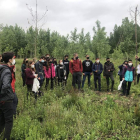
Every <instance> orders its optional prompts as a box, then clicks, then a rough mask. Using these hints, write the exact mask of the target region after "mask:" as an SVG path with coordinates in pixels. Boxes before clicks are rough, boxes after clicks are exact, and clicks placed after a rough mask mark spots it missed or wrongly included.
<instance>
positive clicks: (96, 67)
mask: <svg viewBox="0 0 140 140" xmlns="http://www.w3.org/2000/svg"><path fill="white" fill-rule="evenodd" d="M92 71H93V73H94V75H95V76H99V75H100V74H101V73H102V72H103V65H102V64H101V63H96V62H95V63H94V64H93V65H92ZM95 71H97V72H95Z"/></svg>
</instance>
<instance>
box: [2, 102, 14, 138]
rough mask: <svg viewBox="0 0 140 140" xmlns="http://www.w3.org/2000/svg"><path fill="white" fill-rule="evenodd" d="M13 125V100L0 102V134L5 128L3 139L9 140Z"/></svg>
mask: <svg viewBox="0 0 140 140" xmlns="http://www.w3.org/2000/svg"><path fill="white" fill-rule="evenodd" d="M12 127H13V101H6V102H4V103H0V134H1V133H2V132H3V130H4V129H5V133H4V140H10V134H11V130H12Z"/></svg>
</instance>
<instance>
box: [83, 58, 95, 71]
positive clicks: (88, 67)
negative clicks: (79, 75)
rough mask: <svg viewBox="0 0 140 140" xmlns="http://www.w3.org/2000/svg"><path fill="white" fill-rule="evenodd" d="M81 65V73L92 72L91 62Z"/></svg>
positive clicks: (86, 61) (87, 61) (84, 62)
mask: <svg viewBox="0 0 140 140" xmlns="http://www.w3.org/2000/svg"><path fill="white" fill-rule="evenodd" d="M82 65H83V73H84V72H92V65H93V62H92V61H91V60H85V61H83V63H82Z"/></svg>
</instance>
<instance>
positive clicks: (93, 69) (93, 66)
mask: <svg viewBox="0 0 140 140" xmlns="http://www.w3.org/2000/svg"><path fill="white" fill-rule="evenodd" d="M92 71H93V72H95V71H96V70H95V64H93V65H92Z"/></svg>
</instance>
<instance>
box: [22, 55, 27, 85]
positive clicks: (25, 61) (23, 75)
mask: <svg viewBox="0 0 140 140" xmlns="http://www.w3.org/2000/svg"><path fill="white" fill-rule="evenodd" d="M27 66H28V58H24V60H23V63H22V66H21V73H22V81H23V87H24V86H25V79H26V78H25V70H26V68H27Z"/></svg>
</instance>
